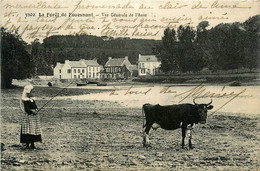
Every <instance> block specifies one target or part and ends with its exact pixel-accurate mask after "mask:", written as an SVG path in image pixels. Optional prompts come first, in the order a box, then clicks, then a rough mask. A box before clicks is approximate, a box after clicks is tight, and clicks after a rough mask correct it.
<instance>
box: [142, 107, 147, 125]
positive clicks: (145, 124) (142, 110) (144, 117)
mask: <svg viewBox="0 0 260 171" xmlns="http://www.w3.org/2000/svg"><path fill="white" fill-rule="evenodd" d="M142 114H143V128H144V127H145V126H146V124H144V120H145V116H144V107H142Z"/></svg>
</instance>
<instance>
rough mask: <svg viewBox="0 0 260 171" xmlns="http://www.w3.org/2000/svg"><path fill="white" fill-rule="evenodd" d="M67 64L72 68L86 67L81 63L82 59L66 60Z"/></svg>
mask: <svg viewBox="0 0 260 171" xmlns="http://www.w3.org/2000/svg"><path fill="white" fill-rule="evenodd" d="M68 64H69V65H70V66H71V67H72V68H82V67H86V64H85V63H83V62H82V61H68Z"/></svg>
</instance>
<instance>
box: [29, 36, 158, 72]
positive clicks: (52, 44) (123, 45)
mask: <svg viewBox="0 0 260 171" xmlns="http://www.w3.org/2000/svg"><path fill="white" fill-rule="evenodd" d="M156 42H157V41H156V40H144V39H130V38H108V37H97V36H90V35H75V36H71V35H67V36H51V37H48V38H46V39H44V40H43V43H39V41H38V40H35V41H34V42H32V45H31V54H32V55H33V56H34V59H35V63H36V68H37V75H41V74H48V75H49V74H51V72H50V70H49V69H50V67H54V66H55V65H56V63H57V62H61V63H64V61H65V60H74V61H76V60H80V59H94V58H96V59H97V60H98V63H99V64H102V65H104V64H105V63H106V61H107V60H108V57H113V58H123V57H125V56H128V58H129V60H130V62H131V63H132V64H136V62H137V60H138V55H139V54H152V47H154V46H155V43H156ZM37 63H38V64H37ZM43 64H44V65H45V67H44V66H42V65H43ZM46 66H47V68H49V69H48V71H47V73H46Z"/></svg>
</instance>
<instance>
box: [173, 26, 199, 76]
mask: <svg viewBox="0 0 260 171" xmlns="http://www.w3.org/2000/svg"><path fill="white" fill-rule="evenodd" d="M177 33H178V35H177V37H178V40H179V42H178V58H177V59H178V65H179V68H180V70H181V71H182V72H187V71H199V70H201V69H202V68H203V67H204V61H203V58H202V57H203V53H202V51H200V49H199V46H198V45H197V44H196V42H195V38H196V32H195V30H193V29H192V28H191V27H190V26H187V27H183V26H180V27H179V28H178V31H177Z"/></svg>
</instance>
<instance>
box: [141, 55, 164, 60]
mask: <svg viewBox="0 0 260 171" xmlns="http://www.w3.org/2000/svg"><path fill="white" fill-rule="evenodd" d="M138 62H159V61H158V59H157V58H156V56H155V55H139V59H138Z"/></svg>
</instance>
